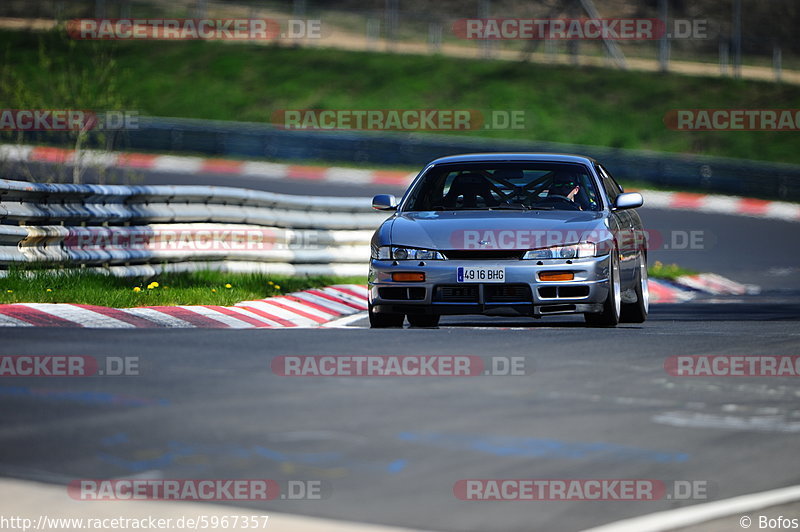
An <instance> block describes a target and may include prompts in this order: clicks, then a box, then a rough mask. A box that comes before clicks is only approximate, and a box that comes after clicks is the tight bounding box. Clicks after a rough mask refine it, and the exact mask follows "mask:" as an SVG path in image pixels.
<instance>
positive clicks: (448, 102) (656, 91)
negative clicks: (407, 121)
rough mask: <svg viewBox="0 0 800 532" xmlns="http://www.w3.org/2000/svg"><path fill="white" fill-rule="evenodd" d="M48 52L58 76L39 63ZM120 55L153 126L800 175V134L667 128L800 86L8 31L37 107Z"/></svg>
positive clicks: (793, 103) (13, 63) (15, 65)
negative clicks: (434, 117)
mask: <svg viewBox="0 0 800 532" xmlns="http://www.w3.org/2000/svg"><path fill="white" fill-rule="evenodd" d="M40 39H42V40H43V41H44V49H45V51H46V54H47V56H49V57H50V58H51V59H52V65H51V66H50V67H49V68H42V67H41V66H40V63H39V58H38V48H39V40H40ZM107 49H113V50H114V57H115V69H116V74H115V76H114V79H115V80H116V82H117V84H116V88H115V90H116V91H118V92H119V97H120V100H121V101H124V102H129V105H130V106H131V107H133V108H135V109H138V110H139V111H140V112H141V113H142V114H144V115H156V116H170V117H185V118H203V119H219V120H241V121H252V122H270V121H271V117H272V114H273V112H275V111H276V110H280V109H306V108H314V109H405V108H422V109H437V108H438V109H479V110H482V111H484V112H487V111H493V110H523V111H525V112H526V116H527V123H526V128H525V129H522V130H483V129H482V130H479V131H472V132H465V133H460V134H465V135H480V136H487V137H496V138H511V139H517V140H542V141H554V142H565V143H578V144H588V145H599V146H610V147H616V148H635V149H651V150H657V151H670V152H679V153H696V154H709V155H719V156H729V157H739V158H748V159H761V160H770V161H783V162H790V163H800V150H797V149H796V146H797V133H793V132H678V131H672V130H669V129H667V128H666V127H665V126H664V124H663V122H662V119H663V117H664V114H665V113H666V112H667V111H669V110H671V109H681V108H690V109H693V108H726V107H731V108H798V107H800V87H798V86H793V85H787V84H774V83H768V82H756V81H744V80H735V79H719V78H712V77H709V78H702V77H689V76H680V75H673V74H660V73H646V72H627V71H620V70H613V69H603V68H589V67H584V68H575V67H570V66H558V65H541V64H531V63H520V62H508V61H487V60H478V59H458V58H449V57H442V56H411V55H401V54H396V55H394V54H386V53H380V52H372V53H368V52H348V51H342V50H325V49H313V48H280V47H276V46H259V45H245V44H231V43H220V42H105V41H101V42H87V41H79V42H75V41H69V42H67V43H64V38H63V37H60V36H58V35H57V34H54V33H46V34H34V33H22V32H10V31H2V32H0V54H2V55H3V60H4V62H6V63H7V68H8V69H9V71H13V72H14V73H15V76H16V78H17V79H20V80H21V81H22V83H23V84H24V87H25V88H26V90H27V91H28V92H30V93H35V94H44V95H47V94H50V93H53V91H52V89H51V86H52V84H53V81H52V79H53V77H54V75H56V74H57V73H58V69H60V68H66V67H63V65H66V64H74V65H78V71H81V69H83V71H85V70H86V69H88V68H90V67H91V65H92V59H91V58H92V57H93V55H94V56H96V55H97V54H98V53H99V52H100V51H103V50H107ZM709 68H710V69H711V68H713V65H712V66H709ZM85 83H92V79H91V76H89V77H88V79H86V80H85ZM31 91H32V92H31ZM54 98H55V99H58V98H59V97H54ZM45 99H46V96H45ZM0 101H3V102H4V106H5V107H9V108H13V107H14V105H15V102H14V94H11V93H10V92H9V93H6V94H3V93H2V91H1V90H0ZM67 104H68V102H64V101H55V100H52V101H50V103H49V104H48V106H52V107H56V108H58V107H59V106H60V105H62V106H63V105H67Z"/></svg>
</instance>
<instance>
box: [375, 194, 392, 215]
mask: <svg viewBox="0 0 800 532" xmlns="http://www.w3.org/2000/svg"><path fill="white" fill-rule="evenodd" d="M372 208H373V209H375V210H378V211H393V210H396V209H397V198H395V197H394V196H392V195H391V194H378V195H377V196H375V197H374V198H372Z"/></svg>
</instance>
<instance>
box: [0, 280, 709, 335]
mask: <svg viewBox="0 0 800 532" xmlns="http://www.w3.org/2000/svg"><path fill="white" fill-rule="evenodd" d="M649 286H650V302H651V303H654V304H660V303H683V302H686V301H688V300H690V299H692V298H693V297H694V295H695V293H694V292H691V291H688V290H683V289H681V288H679V287H676V286H674V285H672V284H670V283H666V282H662V281H658V280H654V279H650V280H649ZM366 310H367V287H366V286H364V285H357V284H345V285H334V286H328V287H325V288H314V289H310V290H304V291H302V292H293V293H291V294H286V295H283V296H276V297H270V298H267V299H259V300H255V301H242V302H240V303H237V304H236V305H234V306H232V307H222V306H218V305H183V306H176V307H136V308H109V307H98V306H94V305H78V304H72V303H13V304H7V305H0V327H84V328H89V329H152V328H169V329H192V328H197V329H274V328H285V327H303V328H307V327H330V326H344V325H346V324H347V323H349V322H351V321H357V320H359V319H362V318H363V317H364V312H365V311H366Z"/></svg>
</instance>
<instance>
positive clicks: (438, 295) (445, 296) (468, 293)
mask: <svg viewBox="0 0 800 532" xmlns="http://www.w3.org/2000/svg"><path fill="white" fill-rule="evenodd" d="M433 300H434V301H442V302H445V303H477V302H478V285H469V286H464V285H439V286H437V287H436V288H435V289H434V291H433Z"/></svg>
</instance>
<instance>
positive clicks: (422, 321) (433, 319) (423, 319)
mask: <svg viewBox="0 0 800 532" xmlns="http://www.w3.org/2000/svg"><path fill="white" fill-rule="evenodd" d="M439 317H440V316H439V315H438V314H409V315H408V323H410V324H411V326H412V327H438V326H439Z"/></svg>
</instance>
